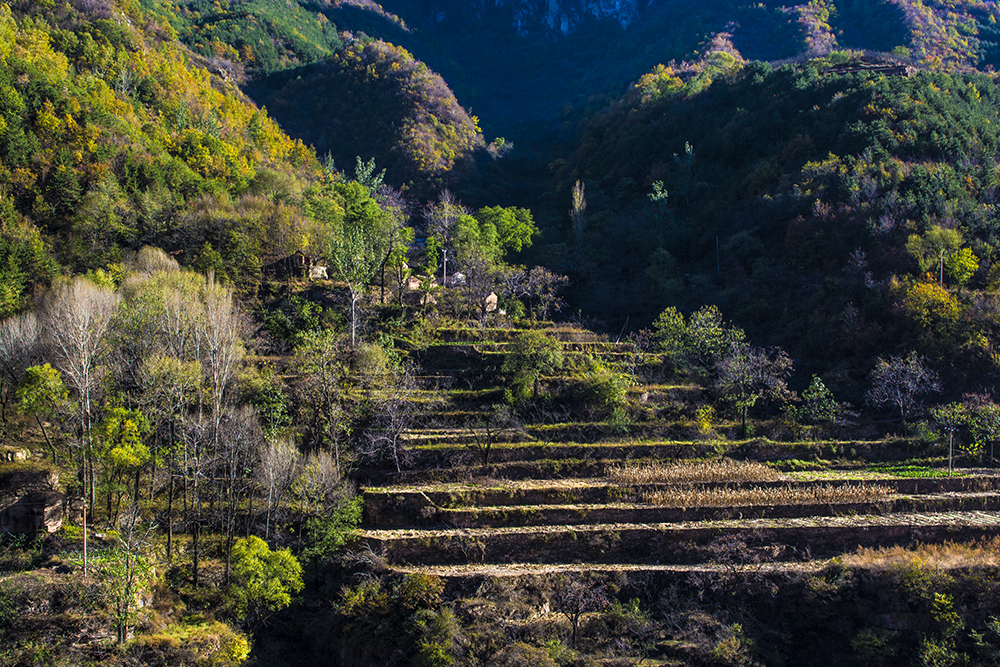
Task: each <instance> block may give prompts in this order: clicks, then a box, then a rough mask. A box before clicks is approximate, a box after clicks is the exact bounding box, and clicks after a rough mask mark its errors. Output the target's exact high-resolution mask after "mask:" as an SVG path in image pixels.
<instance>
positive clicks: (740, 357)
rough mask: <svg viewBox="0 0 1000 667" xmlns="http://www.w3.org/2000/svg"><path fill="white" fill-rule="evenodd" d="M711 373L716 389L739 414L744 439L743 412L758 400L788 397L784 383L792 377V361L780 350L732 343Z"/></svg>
mask: <svg viewBox="0 0 1000 667" xmlns="http://www.w3.org/2000/svg"><path fill="white" fill-rule="evenodd" d="M715 371H716V385H717V387H718V388H719V389H720V391H721V392H722V394H723V396H725V397H726V399H727V400H729V401H732V403H733V404H734V405H735V406H736V409H737V410H739V412H740V416H741V418H742V432H743V435H744V437H745V436H746V433H747V412H748V411H749V410H750V408H752V407H753V406H754V405H756V404H757V401H758V400H761V399H763V400H776V399H787V398H789V397H791V392H789V390H788V385H787V384H786V383H787V380H788V377H789V376H790V375H791V373H792V360H791V358H790V357H789V356H788V354H787V353H786V352H785V351H784V350H782V349H781V348H766V349H765V348H760V347H754V346H752V345H748V344H746V343H733V344H732V345H731V347H730V351H729V354H727V355H726V356H724V357H723V358H722V359H721V360H720V361H719V362H718V363H717V364H716V365H715Z"/></svg>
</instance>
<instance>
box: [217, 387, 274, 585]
mask: <svg viewBox="0 0 1000 667" xmlns="http://www.w3.org/2000/svg"><path fill="white" fill-rule="evenodd" d="M221 429H222V432H221V433H220V439H219V440H220V442H221V443H222V451H221V452H220V456H219V458H218V459H217V460H218V463H219V468H220V469H219V471H218V473H217V474H216V475H215V477H216V479H220V480H223V481H224V486H223V488H222V489H221V495H222V509H223V517H222V524H223V532H224V533H225V536H226V549H225V553H226V571H225V578H226V581H227V582H228V581H229V572H230V565H231V559H230V552H231V551H232V548H233V540H234V535H235V533H236V519H237V517H238V516H239V509H240V505H241V503H243V502H244V501H245V500H246V499H247V498H248V496H249V495H250V494H252V493H253V485H252V483H251V479H250V477H249V471H250V470H252V468H253V464H254V458H255V455H256V453H257V452H258V451H260V448H261V445H262V443H263V442H264V434H263V432H262V431H261V427H260V421H259V420H258V418H257V411H256V410H255V409H254V408H253V407H251V406H249V405H242V406H240V407H238V408H232V409H229V410H227V411H226V414H225V415H224V417H223V420H222V424H221Z"/></svg>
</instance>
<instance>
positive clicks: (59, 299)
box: [43, 278, 118, 571]
mask: <svg viewBox="0 0 1000 667" xmlns="http://www.w3.org/2000/svg"><path fill="white" fill-rule="evenodd" d="M117 307H118V295H117V294H115V293H114V292H112V291H111V290H109V289H106V288H104V287H101V286H99V285H96V284H95V283H93V282H91V281H90V280H87V279H86V278H76V279H74V280H72V281H70V282H68V283H64V284H62V285H60V286H58V287H56V288H55V289H54V290H53V291H52V293H51V294H50V295H49V297H48V298H47V299H46V301H45V303H44V304H43V321H44V325H43V326H44V331H45V338H46V342H47V347H48V348H49V350H50V353H51V355H52V359H53V361H54V362H55V364H56V367H57V368H59V370H60V371H61V372H62V374H63V377H64V378H66V379H67V380H68V384H69V385H70V386H71V387H72V388H73V390H74V391H75V392H76V396H77V401H78V407H79V409H78V419H79V428H78V432H79V436H80V437H79V448H80V452H81V462H80V463H81V467H82V469H83V472H84V492H85V494H86V493H87V491H88V489H87V487H88V485H89V496H90V506H91V507H94V506H95V504H96V498H95V495H96V492H95V489H94V462H93V457H92V449H93V448H92V447H91V446H90V444H91V443H90V435H91V427H92V426H93V413H94V399H95V393H96V390H97V387H98V379H99V372H98V364H99V361H100V359H101V355H102V354H103V353H104V343H105V337H106V334H107V332H108V327H109V325H110V322H111V318H112V317H113V316H114V313H115V309H116V308H117ZM83 535H84V542H83V544H84V570H85V571H86V567H87V509H86V503H84V511H83Z"/></svg>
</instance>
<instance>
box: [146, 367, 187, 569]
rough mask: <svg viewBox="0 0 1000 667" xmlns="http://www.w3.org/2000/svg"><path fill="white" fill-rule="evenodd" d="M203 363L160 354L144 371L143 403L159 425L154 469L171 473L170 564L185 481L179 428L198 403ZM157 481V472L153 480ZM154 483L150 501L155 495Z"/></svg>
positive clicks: (167, 518) (168, 510)
mask: <svg viewBox="0 0 1000 667" xmlns="http://www.w3.org/2000/svg"><path fill="white" fill-rule="evenodd" d="M201 377H202V373H201V363H200V362H199V361H198V360H194V361H188V362H185V361H182V360H180V359H178V358H176V357H172V356H169V355H165V354H157V355H154V356H153V357H151V358H149V359H147V360H146V361H145V363H144V364H143V367H142V369H141V371H140V383H141V386H142V387H143V393H142V394H141V395H140V398H139V401H140V403H141V404H142V406H143V409H144V410H145V411H146V413H147V414H149V415H150V416H151V417H152V418H153V420H154V423H155V426H154V431H155V433H156V441H157V445H156V446H154V456H153V465H154V466H155V465H156V461H157V459H162V460H163V461H164V462H165V465H166V469H167V477H168V479H167V508H166V511H165V514H164V520H163V523H164V524H165V525H166V529H167V560H168V561H169V560H170V559H171V557H172V556H173V535H174V531H173V509H174V498H175V495H176V493H175V481H176V480H177V479H178V478H184V475H183V471H182V470H181V461H182V459H183V456H182V455H181V454H182V452H179V451H178V447H177V445H178V443H179V442H180V443H183V439H182V440H180V441H179V440H178V438H177V432H178V425H179V423H180V421H181V419H183V414H184V409H185V407H186V406H189V405H190V404H191V403H192V402H193V401H194V396H195V394H196V392H197V390H198V388H199V387H200V386H201ZM150 478H151V480H152V479H153V478H155V468H154V472H153V474H152V475H151V476H150ZM152 487H153V482H152V481H151V482H150V497H152V495H153V488H152Z"/></svg>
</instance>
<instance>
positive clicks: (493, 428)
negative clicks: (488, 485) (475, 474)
mask: <svg viewBox="0 0 1000 667" xmlns="http://www.w3.org/2000/svg"><path fill="white" fill-rule="evenodd" d="M520 426H521V425H520V424H519V423H518V421H517V418H516V417H515V416H514V413H513V412H511V409H510V407H509V406H507V405H504V404H503V403H497V404H495V405H493V406H491V407H490V409H489V410H488V411H487V412H486V413H485V414H482V415H480V416H479V417H477V418H476V419H474V420H472V421H471V422H469V424H468V425H467V426H466V431H467V432H468V434H469V437H470V438H471V440H470V441H469V443H468V445H467V447H468V448H469V449H472V450H473V451H475V452H476V453H478V454H479V456H480V457H481V458H482V460H483V466H484V467H486V466H489V464H490V454H492V453H493V446H494V445H495V444H496V443H497V442H498V441H499V440H500V437H501V436H502V435H503V433H504V431H509V430H511V429H519V428H520Z"/></svg>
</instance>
